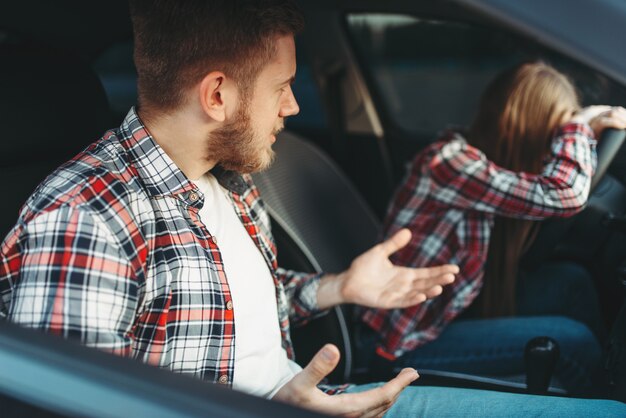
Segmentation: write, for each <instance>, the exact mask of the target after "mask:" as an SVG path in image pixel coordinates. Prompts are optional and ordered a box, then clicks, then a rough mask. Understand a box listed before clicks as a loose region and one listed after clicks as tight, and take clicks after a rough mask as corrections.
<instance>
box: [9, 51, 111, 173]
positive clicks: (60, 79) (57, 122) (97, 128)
mask: <svg viewBox="0 0 626 418" xmlns="http://www.w3.org/2000/svg"><path fill="white" fill-rule="evenodd" d="M0 62H1V63H2V65H0V132H2V138H3V140H2V149H1V152H0V166H2V167H7V166H12V165H16V164H17V165H19V164H23V163H25V162H26V161H25V160H24V159H27V161H28V162H31V163H32V162H36V161H50V160H59V161H60V160H66V159H69V158H71V157H73V156H74V155H75V154H76V153H77V152H79V151H80V150H82V149H83V148H84V147H86V146H87V145H88V144H89V143H91V142H93V141H94V140H96V139H97V138H98V137H99V136H100V135H102V133H103V132H104V130H105V129H107V128H110V127H111V126H109V125H110V123H111V119H110V118H111V117H110V109H109V104H108V101H107V97H106V93H105V91H104V89H103V87H102V84H101V83H100V80H99V79H98V77H97V76H96V74H95V73H94V72H93V70H92V69H91V68H90V67H89V66H88V65H87V64H86V63H84V62H82V61H81V60H80V59H78V58H77V57H75V56H72V55H69V54H67V53H64V52H60V51H56V50H52V49H50V48H44V47H39V46H32V45H28V46H26V45H14V44H0Z"/></svg>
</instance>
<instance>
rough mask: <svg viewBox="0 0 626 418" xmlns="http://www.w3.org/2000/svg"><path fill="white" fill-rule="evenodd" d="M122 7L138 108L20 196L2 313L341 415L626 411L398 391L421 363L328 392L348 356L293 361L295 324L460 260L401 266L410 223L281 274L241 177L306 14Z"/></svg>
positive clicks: (433, 280)
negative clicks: (312, 269)
mask: <svg viewBox="0 0 626 418" xmlns="http://www.w3.org/2000/svg"><path fill="white" fill-rule="evenodd" d="M130 3H131V16H132V18H133V27H134V31H135V63H136V67H137V71H138V87H139V90H138V91H139V106H138V107H137V108H133V109H131V110H130V112H129V113H128V115H127V116H126V119H125V120H124V121H123V123H122V125H121V126H120V127H119V128H118V129H115V130H111V131H109V132H106V133H105V134H104V136H103V138H102V139H101V140H99V141H97V142H96V143H94V144H93V145H91V146H90V147H89V148H88V149H86V150H85V151H84V152H82V153H81V154H79V155H78V156H76V157H75V158H74V159H73V160H72V161H70V162H69V163H67V164H65V165H63V166H62V167H61V168H59V169H58V170H57V171H55V172H54V173H53V174H52V175H51V176H49V177H48V178H47V179H46V180H45V181H44V183H42V184H41V185H40V186H39V187H38V189H37V191H36V192H35V193H34V194H33V196H31V198H30V199H29V200H28V202H27V204H26V205H25V207H24V209H23V210H22V212H21V214H20V219H19V221H18V223H17V225H16V226H15V227H14V228H13V230H12V231H11V233H10V234H9V236H8V237H7V238H6V239H5V241H4V243H3V245H2V258H1V259H0V289H2V299H1V301H0V315H1V316H3V317H5V318H7V319H8V320H10V321H13V322H15V323H18V324H21V325H23V326H27V327H33V328H40V329H44V330H46V331H48V332H50V333H54V334H59V335H63V336H65V337H68V338H76V339H79V340H80V341H81V342H82V343H84V344H86V345H88V346H91V347H96V348H99V349H103V350H108V351H111V352H114V353H118V354H120V355H123V356H130V357H133V358H137V359H140V360H142V361H145V362H148V363H150V364H154V365H157V366H161V367H167V368H170V369H171V370H173V371H176V372H180V373H186V374H189V375H193V376H196V377H199V378H201V379H204V380H206V381H209V382H215V383H219V384H223V385H227V386H230V387H233V388H234V389H238V390H242V391H246V392H248V393H252V394H255V395H258V396H264V397H268V398H272V399H276V400H280V401H284V402H290V403H294V404H297V405H300V406H302V407H306V408H310V409H315V410H318V411H323V412H327V413H331V414H341V415H350V416H382V415H383V414H384V413H385V412H386V411H388V410H389V408H390V407H391V406H392V405H394V402H396V401H397V402H396V403H395V406H393V409H391V410H390V411H389V413H390V414H395V415H397V416H407V415H418V414H419V415H427V414H441V413H442V412H445V413H451V414H456V413H464V414H472V413H480V414H482V415H484V414H486V413H493V414H495V415H498V416H499V415H503V414H505V413H510V412H511V411H515V410H516V409H515V408H520V409H519V411H520V413H523V414H527V413H528V412H530V413H536V412H546V413H549V412H552V411H558V414H559V415H563V414H566V415H571V414H570V413H571V412H572V411H577V408H585V409H584V413H585V416H593V415H594V414H595V413H597V412H596V411H602V414H603V416H608V415H610V414H611V413H615V414H619V413H620V406H619V404H617V403H611V402H605V401H589V402H590V403H586V404H582V402H583V401H578V400H568V399H561V400H558V399H555V400H553V399H554V398H540V397H530V398H523V399H522V398H520V397H515V396H514V395H508V394H498V393H489V392H480V391H469V390H457V389H440V388H439V389H437V388H414V387H413V388H410V389H407V390H404V391H403V389H404V388H405V387H406V386H407V385H408V384H409V383H410V382H411V381H413V380H414V379H416V378H417V373H416V372H415V371H414V370H412V369H405V370H403V371H402V372H401V373H399V374H398V376H397V377H395V378H394V379H392V380H391V381H390V382H387V383H386V384H384V385H383V384H374V385H372V386H371V387H367V386H366V387H358V386H357V387H354V386H352V387H348V388H347V392H348V393H342V394H337V393H336V392H340V391H342V390H343V389H346V388H334V389H328V388H324V389H325V391H322V390H320V389H319V388H318V384H319V383H320V381H321V380H322V379H323V378H324V377H325V376H326V375H327V374H328V373H330V371H332V369H333V368H334V367H335V366H336V364H337V362H338V357H339V352H338V350H337V348H336V347H334V346H332V345H328V346H325V347H323V348H322V349H321V350H320V352H319V353H318V354H317V355H316V356H315V357H314V359H313V360H312V361H311V363H309V365H308V366H307V367H305V368H304V369H302V368H300V367H299V366H298V365H297V364H296V363H295V362H294V361H293V355H294V353H293V350H292V346H291V342H290V339H289V326H290V323H298V322H304V321H306V320H307V319H310V318H311V317H313V316H314V315H317V314H320V313H323V312H324V311H325V310H326V309H328V308H330V307H332V306H334V305H337V304H340V303H355V304H361V305H366V306H372V307H381V308H390V307H404V306H410V305H414V304H417V303H420V302H423V301H424V300H425V299H426V298H428V297H434V296H436V295H438V294H439V293H441V291H442V286H444V285H446V284H448V283H450V282H452V281H453V279H454V274H455V273H456V272H457V268H456V266H441V267H435V268H427V269H411V268H402V267H397V266H394V265H392V264H391V263H390V262H389V259H388V257H389V255H391V254H392V253H393V252H395V251H396V250H398V249H399V248H401V247H403V246H404V245H406V244H407V243H408V241H409V239H410V233H409V232H408V231H406V230H403V231H400V232H399V233H398V234H396V235H394V236H393V237H392V238H390V239H389V240H388V241H385V242H383V243H381V244H379V245H377V246H375V247H373V248H372V249H371V250H369V251H367V252H366V253H364V254H363V255H361V256H359V257H358V258H357V259H355V261H354V262H353V263H352V265H351V266H350V267H349V268H348V270H346V271H344V272H342V273H340V274H321V273H320V274H313V275H310V274H302V273H296V272H291V271H286V270H283V269H281V268H279V267H278V266H277V263H276V251H275V246H274V243H273V240H272V236H271V231H270V229H269V220H268V215H267V213H266V211H265V209H264V206H263V203H262V201H261V200H260V196H259V194H258V192H257V190H256V189H255V187H254V185H253V183H252V181H251V179H250V177H249V176H248V175H247V173H250V172H253V171H256V170H261V169H263V168H265V167H267V166H268V165H269V164H270V163H271V161H272V157H273V152H272V149H271V146H272V143H273V142H274V141H275V140H276V134H277V133H278V131H280V130H281V129H282V127H283V122H284V119H285V118H286V117H288V116H290V115H294V114H296V113H297V112H298V110H299V109H298V105H297V102H296V100H295V98H294V96H293V93H292V91H291V87H290V86H291V83H292V82H293V80H294V77H295V72H296V63H295V45H294V34H295V33H297V32H298V31H299V30H300V29H301V27H302V18H301V16H300V14H299V12H298V11H297V9H296V8H295V7H294V5H293V4H292V2H291V1H287V0H282V1H281V0H269V1H256V2H253V1H232V0H228V1H227V0H223V1H202V0H193V1H192V0H188V1H185V2H180V1H175V0H170V1H159V2H154V1H151V0H132V1H131V2H130ZM350 392H353V393H350ZM401 392H402V396H399V395H400V393H401ZM452 399H454V402H452ZM587 409H588V410H587ZM461 411H462V412H461ZM207 412H208V411H207ZM621 412H623V409H622V410H621ZM607 414H608V415H607Z"/></svg>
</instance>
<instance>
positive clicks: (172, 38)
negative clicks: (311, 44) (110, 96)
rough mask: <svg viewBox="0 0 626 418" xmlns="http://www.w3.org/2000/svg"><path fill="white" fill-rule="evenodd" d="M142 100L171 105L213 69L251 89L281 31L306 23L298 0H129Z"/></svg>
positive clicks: (153, 105)
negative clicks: (295, 0)
mask: <svg viewBox="0 0 626 418" xmlns="http://www.w3.org/2000/svg"><path fill="white" fill-rule="evenodd" d="M130 14H131V19H132V22H133V30H134V41H135V52H134V59H135V66H136V68H137V74H138V81H137V84H138V95H139V106H140V107H149V108H151V109H152V110H160V111H165V110H170V109H173V108H175V107H176V106H178V105H180V104H182V102H183V99H184V93H185V91H187V90H188V89H189V88H191V87H192V86H194V85H195V84H196V83H198V82H200V81H201V80H202V78H203V77H204V76H205V75H206V74H208V73H209V72H211V71H216V70H219V71H223V72H224V73H225V75H226V76H227V77H230V78H232V79H233V80H235V82H236V83H237V85H238V86H239V88H240V89H241V90H243V91H247V90H248V89H249V88H250V87H251V86H252V85H253V84H254V81H255V80H256V77H257V75H258V73H259V72H260V70H261V69H262V68H263V67H264V66H265V65H266V64H267V63H268V62H269V61H270V60H271V58H272V57H273V55H274V52H275V42H274V41H275V38H276V36H278V35H295V34H297V33H298V32H300V31H301V30H302V29H303V27H304V20H303V17H302V14H301V12H300V10H299V9H298V7H297V5H296V4H295V3H294V1H293V0H257V1H253V0H130Z"/></svg>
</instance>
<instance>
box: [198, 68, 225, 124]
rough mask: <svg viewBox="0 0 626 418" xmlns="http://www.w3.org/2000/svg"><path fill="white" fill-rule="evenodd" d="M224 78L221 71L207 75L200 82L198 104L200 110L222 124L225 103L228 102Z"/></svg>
mask: <svg viewBox="0 0 626 418" xmlns="http://www.w3.org/2000/svg"><path fill="white" fill-rule="evenodd" d="M226 80H227V79H226V76H225V75H224V73H222V72H221V71H213V72H210V73H208V74H207V75H206V76H205V77H204V78H203V79H202V81H201V82H200V104H201V105H202V110H203V111H204V113H206V114H207V115H208V116H210V117H211V118H212V119H213V120H216V121H218V122H224V120H225V119H226V101H228V100H230V98H229V97H228V96H229V93H230V92H229V90H230V89H229V88H228V87H227V84H230V83H227V81H226Z"/></svg>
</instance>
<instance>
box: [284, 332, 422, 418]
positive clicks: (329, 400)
mask: <svg viewBox="0 0 626 418" xmlns="http://www.w3.org/2000/svg"><path fill="white" fill-rule="evenodd" d="M339 356H340V354H339V350H338V349H337V347H335V346H334V345H332V344H327V345H325V346H324V347H322V349H320V351H318V352H317V354H316V355H315V356H314V357H313V359H312V360H311V362H310V363H309V364H308V365H307V366H306V367H305V368H304V369H303V370H302V371H301V372H300V373H298V374H297V375H295V376H294V377H293V379H291V380H290V381H289V382H288V383H287V384H286V385H285V386H283V387H282V388H281V389H280V390H279V391H278V393H277V394H276V395H275V396H274V399H275V400H278V401H281V402H287V403H290V404H294V405H297V406H300V407H302V408H307V409H313V410H315V411H319V412H323V413H326V414H330V415H339V416H343V417H366V418H373V417H382V416H383V414H384V413H385V412H387V410H389V408H391V406H392V405H393V404H394V402H395V401H396V399H397V398H398V396H399V395H400V392H402V389H404V388H405V387H406V386H407V385H409V384H410V383H411V382H412V381H414V380H415V379H417V378H418V377H419V376H418V375H417V372H416V371H415V370H413V369H408V368H407V369H403V370H402V371H401V372H400V373H399V374H398V375H397V376H396V377H395V378H394V379H392V380H390V381H389V382H387V383H386V384H384V385H383V386H380V387H378V388H375V389H371V390H368V391H366V392H360V393H347V394H341V395H334V396H330V395H327V394H325V393H324V392H322V391H321V390H319V389H318V388H317V385H318V384H319V383H320V382H321V381H322V379H324V378H325V377H326V376H327V375H328V374H329V373H330V372H332V371H333V369H334V368H335V367H336V366H337V363H338V362H339Z"/></svg>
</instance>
